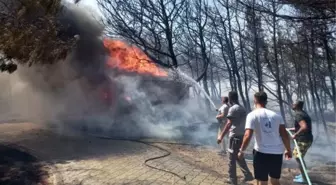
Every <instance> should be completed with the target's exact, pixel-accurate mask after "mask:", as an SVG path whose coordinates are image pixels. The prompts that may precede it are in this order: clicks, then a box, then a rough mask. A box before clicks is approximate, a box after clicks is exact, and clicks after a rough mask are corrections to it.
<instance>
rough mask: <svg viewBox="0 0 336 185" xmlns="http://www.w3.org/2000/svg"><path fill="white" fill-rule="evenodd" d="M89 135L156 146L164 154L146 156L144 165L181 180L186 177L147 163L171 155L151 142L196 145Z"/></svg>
mask: <svg viewBox="0 0 336 185" xmlns="http://www.w3.org/2000/svg"><path fill="white" fill-rule="evenodd" d="M88 135H89V136H92V137H96V138H99V139H107V140H115V141H130V142H136V143H141V144H145V145H148V146H151V147H154V148H157V149H159V150H161V151H163V152H165V154H163V155H159V156H156V157H151V158H148V159H146V160H145V161H144V163H143V164H144V165H146V166H147V167H149V168H152V169H155V170H159V171H162V172H165V173H169V174H171V175H173V176H176V177H178V178H180V179H181V180H183V181H185V180H186V177H185V176H181V175H179V174H177V173H174V172H172V171H168V170H165V169H161V168H157V167H155V166H151V165H149V164H148V162H149V161H154V160H157V159H162V158H165V157H168V156H169V155H171V152H170V151H168V150H166V149H164V148H162V147H160V146H157V145H154V144H153V143H164V144H176V145H194V146H197V145H196V144H187V143H173V142H147V141H142V140H137V139H123V138H112V137H107V136H99V135H94V134H88Z"/></svg>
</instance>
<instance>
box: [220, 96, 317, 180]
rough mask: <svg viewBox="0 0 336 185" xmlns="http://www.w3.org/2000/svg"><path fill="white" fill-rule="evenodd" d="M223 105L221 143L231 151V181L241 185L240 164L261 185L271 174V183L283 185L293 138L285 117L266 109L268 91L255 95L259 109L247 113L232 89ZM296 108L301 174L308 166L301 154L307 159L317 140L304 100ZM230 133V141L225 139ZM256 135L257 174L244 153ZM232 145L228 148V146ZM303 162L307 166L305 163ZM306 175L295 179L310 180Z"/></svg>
mask: <svg viewBox="0 0 336 185" xmlns="http://www.w3.org/2000/svg"><path fill="white" fill-rule="evenodd" d="M222 103H223V105H222V106H221V107H220V108H219V109H218V112H219V114H218V115H217V117H216V118H217V120H218V121H219V124H220V126H219V132H218V138H217V143H218V144H221V143H222V144H221V154H224V153H226V148H227V151H228V152H229V179H228V180H229V181H228V183H231V184H238V180H237V172H236V164H237V163H238V165H239V167H240V169H241V170H242V172H243V174H244V177H245V178H244V181H252V180H254V179H256V181H257V184H258V185H266V184H267V183H268V180H269V177H270V181H271V184H273V185H279V184H280V181H279V179H280V177H281V169H282V161H283V155H285V158H286V159H290V158H291V157H292V151H291V147H290V138H289V134H288V133H287V130H286V126H285V123H284V120H283V118H282V117H281V116H280V115H278V114H277V113H275V112H274V111H272V110H269V109H267V108H266V104H267V94H266V93H265V92H257V93H255V95H254V107H255V109H254V110H253V111H252V112H250V113H249V114H247V111H246V110H245V108H244V107H243V106H242V105H240V104H239V101H238V93H237V92H234V91H232V92H229V94H228V97H223V98H222ZM293 110H294V111H295V124H294V126H295V127H294V128H290V129H288V130H291V131H293V132H295V133H294V134H293V137H292V138H293V139H296V140H297V142H298V148H295V149H294V152H293V155H294V157H295V158H296V160H297V161H298V163H299V166H300V170H301V174H304V173H303V168H304V166H302V165H301V163H300V161H299V157H300V155H299V154H301V157H302V158H303V157H304V155H305V154H306V152H307V150H308V148H309V147H310V146H311V143H312V141H313V135H312V126H311V119H310V117H309V116H308V114H307V113H306V112H304V111H303V102H302V101H298V102H297V103H295V104H294V105H293ZM227 133H229V137H228V141H227V142H225V141H224V142H223V141H222V140H223V138H224V137H225V136H226V135H227ZM253 134H254V149H253V168H254V176H253V175H252V173H251V171H250V170H249V168H248V166H247V163H246V161H245V158H244V153H245V150H246V148H247V147H248V144H249V142H250V140H251V138H252V136H253ZM226 143H227V144H228V147H227V146H226ZM303 165H305V164H304V163H303ZM306 178H307V177H306V176H305V175H298V176H296V177H295V179H294V180H293V181H294V182H297V183H305V182H306Z"/></svg>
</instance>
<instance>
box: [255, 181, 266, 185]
mask: <svg viewBox="0 0 336 185" xmlns="http://www.w3.org/2000/svg"><path fill="white" fill-rule="evenodd" d="M267 183H268V182H267V181H259V180H257V185H267Z"/></svg>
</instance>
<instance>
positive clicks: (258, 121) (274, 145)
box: [250, 108, 284, 154]
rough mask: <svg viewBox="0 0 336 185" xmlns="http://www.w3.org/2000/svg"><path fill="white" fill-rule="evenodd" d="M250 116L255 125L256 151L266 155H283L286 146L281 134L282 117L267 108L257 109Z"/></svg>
mask: <svg viewBox="0 0 336 185" xmlns="http://www.w3.org/2000/svg"><path fill="white" fill-rule="evenodd" d="M250 114H252V117H253V119H254V124H255V147H254V149H255V150H256V151H258V152H262V153H266V154H282V153H283V152H284V145H283V142H282V139H281V137H280V133H279V127H280V124H281V122H282V118H281V116H280V115H278V114H276V113H275V112H274V111H271V110H268V109H266V108H260V109H256V110H254V111H252V112H251V113H250Z"/></svg>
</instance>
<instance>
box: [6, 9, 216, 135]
mask: <svg viewBox="0 0 336 185" xmlns="http://www.w3.org/2000/svg"><path fill="white" fill-rule="evenodd" d="M59 21H60V22H61V23H62V25H64V26H66V27H67V28H68V29H67V30H66V32H65V34H67V37H74V38H76V39H77V43H76V47H75V48H74V49H73V50H72V52H71V53H70V54H69V55H68V56H67V57H66V59H65V60H64V61H59V62H57V63H54V64H50V65H44V66H37V65H36V66H35V65H33V66H32V67H24V66H19V69H18V71H17V72H15V73H14V74H11V75H7V74H2V75H1V78H0V83H1V85H2V87H6V88H5V89H6V91H2V93H1V100H3V101H4V100H6V102H5V104H6V105H7V106H5V107H6V108H4V109H5V110H1V115H5V114H4V112H6V114H7V118H12V119H22V120H29V121H32V122H35V123H43V124H47V125H51V126H53V127H54V128H55V129H57V130H58V131H62V132H63V131H66V132H68V131H87V132H90V133H95V134H105V135H106V134H107V135H109V136H114V137H126V138H127V137H160V138H176V139H177V138H182V137H183V138H187V139H188V140H191V139H192V140H193V139H195V137H194V136H193V135H192V134H191V133H193V134H194V133H196V134H197V138H202V137H204V138H205V137H208V135H209V134H210V133H207V132H206V131H207V130H208V128H207V127H208V126H205V128H201V129H203V130H202V132H199V133H197V132H195V128H194V130H190V128H193V127H195V125H205V124H203V123H210V122H211V121H209V119H208V115H209V112H208V109H207V108H206V105H205V104H204V103H203V102H204V100H201V99H199V98H191V97H188V98H182V99H181V100H180V101H179V102H178V103H175V102H174V103H173V102H169V100H170V99H174V98H175V97H174V96H175V95H174V94H169V93H164V91H167V90H168V89H169V88H170V87H169V86H166V87H160V86H155V85H148V87H147V86H146V85H144V83H143V82H142V81H143V77H142V76H141V75H134V74H133V75H123V74H122V73H120V72H118V73H117V74H116V71H115V70H111V69H108V68H106V65H105V63H106V61H107V58H106V57H107V55H106V52H107V51H106V49H105V48H104V46H103V43H102V40H101V36H102V35H103V27H102V25H100V24H99V23H98V22H97V21H96V20H94V19H93V18H92V17H90V16H88V14H86V13H85V10H82V9H81V8H80V7H78V6H76V5H73V4H64V6H63V7H62V9H61V12H60V14H59ZM45 44H48V43H45ZM172 73H174V74H176V72H172ZM153 79H154V78H153ZM153 79H151V78H146V80H147V81H151V80H153ZM154 80H155V79H154ZM164 80H168V81H169V80H170V81H173V80H174V78H170V79H168V78H167V79H164ZM110 82H111V83H110ZM178 83H181V82H178ZM182 83H185V84H186V85H187V84H190V82H187V81H184V80H182ZM106 84H107V86H109V88H111V89H112V91H114V93H117V96H116V97H117V100H114V102H117V104H118V106H112V107H109V106H105V105H103V104H104V102H99V99H100V94H99V93H101V92H100V90H99V89H101V88H103V87H106ZM148 88H150V90H149V89H148ZM186 89H187V88H186ZM186 92H187V93H188V90H186ZM124 95H127V96H128V98H130V100H129V101H125V97H124ZM156 96H161V97H159V98H161V99H164V100H168V101H166V102H163V103H162V102H161V103H157V104H153V97H156ZM128 104H129V105H128ZM3 117H5V116H3ZM206 125H208V124H206ZM197 128H198V127H197ZM198 129H200V128H198ZM196 131H197V130H196ZM187 133H189V134H187ZM201 133H202V134H201ZM214 134H215V133H213V134H212V135H214ZM213 138H215V137H212V140H213Z"/></svg>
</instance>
